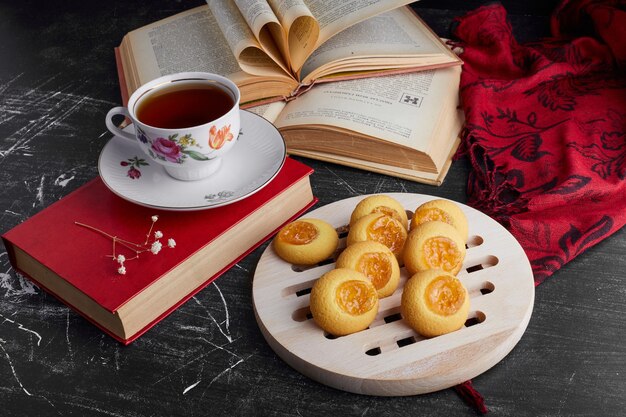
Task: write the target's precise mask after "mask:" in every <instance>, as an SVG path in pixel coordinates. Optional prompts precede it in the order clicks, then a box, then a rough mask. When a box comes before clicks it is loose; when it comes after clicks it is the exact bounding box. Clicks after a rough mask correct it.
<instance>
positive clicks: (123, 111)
mask: <svg viewBox="0 0 626 417" xmlns="http://www.w3.org/2000/svg"><path fill="white" fill-rule="evenodd" d="M118 115H119V116H124V117H127V118H128V119H130V113H128V109H127V108H126V107H113V108H112V109H111V110H109V112H108V113H107V116H106V119H105V120H104V121H105V123H106V125H107V128H108V129H109V131H110V132H111V133H113V134H114V135H116V136H120V137H122V138H124V139H129V140H132V141H133V142H134V141H135V140H136V139H135V135H133V134H132V133H128V132H126V131H124V130H122V129H120V128H119V127H117V126H115V124H113V116H118Z"/></svg>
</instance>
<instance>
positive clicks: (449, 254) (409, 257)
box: [404, 221, 465, 275]
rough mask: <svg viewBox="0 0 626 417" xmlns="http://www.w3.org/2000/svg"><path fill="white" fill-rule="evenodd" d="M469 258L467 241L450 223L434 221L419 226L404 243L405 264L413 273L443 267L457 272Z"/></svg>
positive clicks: (453, 272) (451, 271)
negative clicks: (466, 252) (466, 250)
mask: <svg viewBox="0 0 626 417" xmlns="http://www.w3.org/2000/svg"><path fill="white" fill-rule="evenodd" d="M464 259H465V242H464V241H463V239H462V238H461V235H460V234H459V232H458V230H456V229H455V228H454V227H453V226H451V225H449V224H448V223H444V222H440V221H431V222H426V223H422V224H420V225H417V226H416V227H415V228H414V229H412V230H411V232H410V233H409V237H408V238H407V240H406V244H405V245H404V266H405V267H406V269H407V271H408V272H409V274H411V275H412V274H415V273H416V272H420V271H424V270H427V269H437V268H439V269H443V270H444V271H446V272H449V273H451V274H453V275H456V274H457V273H458V272H459V271H460V270H461V267H462V266H463V260H464Z"/></svg>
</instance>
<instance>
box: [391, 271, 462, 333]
mask: <svg viewBox="0 0 626 417" xmlns="http://www.w3.org/2000/svg"><path fill="white" fill-rule="evenodd" d="M469 307H470V303H469V295H468V293H467V289H466V288H465V286H463V284H462V283H461V281H459V279H458V278H456V277H455V276H454V275H452V274H448V273H447V272H445V271H442V270H440V269H430V270H428V271H423V272H419V273H417V274H415V275H413V276H412V277H411V278H410V279H409V280H408V281H407V283H406V284H405V285H404V289H403V291H402V299H401V303H400V311H401V314H402V318H403V319H404V320H406V322H407V324H408V325H409V326H411V328H412V329H413V330H415V331H416V332H418V333H419V334H421V335H423V336H426V337H434V336H439V335H442V334H446V333H450V332H453V331H455V330H458V329H460V328H461V327H463V324H464V323H465V321H466V320H467V315H468V313H469Z"/></svg>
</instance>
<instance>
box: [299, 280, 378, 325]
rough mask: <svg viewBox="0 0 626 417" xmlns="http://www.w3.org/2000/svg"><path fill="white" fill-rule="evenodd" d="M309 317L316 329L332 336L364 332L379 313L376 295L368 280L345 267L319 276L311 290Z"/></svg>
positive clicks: (372, 285)
mask: <svg viewBox="0 0 626 417" xmlns="http://www.w3.org/2000/svg"><path fill="white" fill-rule="evenodd" d="M310 300H311V314H312V315H313V320H314V321H315V323H317V325H318V326H319V327H321V328H322V329H323V330H325V331H327V332H328V333H330V334H332V335H334V336H345V335H348V334H351V333H355V332H358V331H361V330H364V329H366V328H367V327H368V326H369V325H370V324H371V323H372V321H374V318H375V317H376V313H378V295H377V294H376V288H374V284H372V283H371V281H370V280H369V279H367V277H366V276H365V275H363V274H361V273H360V272H357V271H354V270H352V269H348V268H338V269H333V270H331V271H329V272H327V273H326V274H324V275H322V276H321V277H320V278H319V279H318V280H317V281H315V284H313V288H312V289H311V299H310Z"/></svg>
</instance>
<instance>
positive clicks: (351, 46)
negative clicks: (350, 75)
mask: <svg viewBox="0 0 626 417" xmlns="http://www.w3.org/2000/svg"><path fill="white" fill-rule="evenodd" d="M434 56H441V58H442V59H449V58H450V57H451V56H452V54H451V53H450V52H449V51H448V50H447V48H446V46H445V45H444V44H443V43H442V42H441V41H440V40H439V39H437V38H436V37H435V36H434V35H433V34H432V32H431V31H430V30H429V28H428V27H427V26H426V25H424V24H423V23H422V22H421V20H420V19H418V18H417V17H416V16H415V15H413V13H412V12H411V11H410V10H408V9H407V8H404V7H402V8H400V9H396V10H392V11H389V12H386V13H383V14H380V15H378V16H374V17H372V18H369V19H367V20H365V21H363V22H360V23H357V24H356V25H354V26H352V27H350V28H348V29H346V30H344V31H342V32H341V33H339V34H337V35H335V36H334V37H332V38H331V39H329V40H328V41H326V42H325V43H323V44H322V45H320V46H319V47H318V48H317V49H316V50H315V51H314V52H313V53H312V54H311V56H310V57H309V58H308V59H307V61H306V62H305V64H304V66H303V67H302V72H301V78H302V80H303V81H304V83H305V84H308V82H310V81H311V80H314V79H317V78H319V77H320V76H323V74H324V73H325V72H326V73H328V72H330V71H333V70H334V71H349V70H358V68H360V67H362V66H363V65H364V64H365V62H364V60H367V61H368V64H369V65H370V69H371V65H373V64H375V63H376V62H381V63H382V62H383V61H387V64H389V62H392V63H394V64H395V65H396V67H402V66H403V62H404V61H403V60H405V61H406V62H408V63H409V64H408V65H410V63H412V65H413V66H415V64H416V62H417V61H416V60H417V59H421V60H423V61H426V60H427V59H429V57H434ZM377 58H378V60H377ZM433 60H434V59H433ZM349 61H351V62H352V64H350V62H349ZM386 66H388V65H386Z"/></svg>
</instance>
